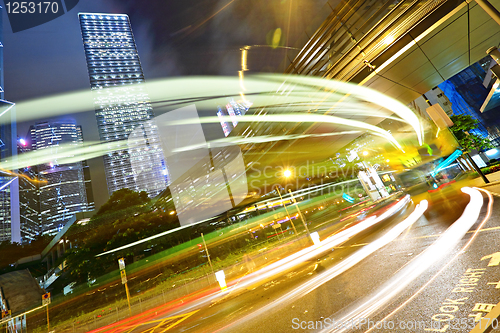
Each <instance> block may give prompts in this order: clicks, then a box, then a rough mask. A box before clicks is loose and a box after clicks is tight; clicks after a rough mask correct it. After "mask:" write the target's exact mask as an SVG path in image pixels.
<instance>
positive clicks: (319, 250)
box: [172, 195, 427, 322]
mask: <svg viewBox="0 0 500 333" xmlns="http://www.w3.org/2000/svg"><path fill="white" fill-rule="evenodd" d="M409 201H410V196H409V195H407V196H405V197H403V198H401V199H400V200H399V201H398V202H397V203H396V204H394V205H393V206H392V207H390V208H389V209H388V210H386V211H385V212H384V213H382V214H381V215H380V216H370V217H368V218H366V219H365V220H363V221H362V222H360V223H359V224H357V225H355V226H353V227H351V228H349V229H346V230H344V231H342V232H340V233H338V234H335V235H333V236H332V237H329V238H326V239H325V240H323V241H321V242H320V244H319V245H312V246H310V247H308V248H305V249H303V250H300V251H298V252H296V253H294V254H293V255H290V256H288V257H286V258H283V259H281V260H279V261H277V262H275V263H273V264H270V265H268V266H266V267H263V268H261V269H260V270H258V271H256V272H253V273H251V274H249V275H247V276H246V277H244V278H242V279H240V280H238V283H237V284H235V285H232V286H229V287H228V289H226V291H224V292H221V293H217V294H212V295H209V296H206V297H205V298H203V299H200V300H198V301H197V302H196V303H194V304H190V305H188V306H186V307H184V308H182V309H181V310H179V311H177V312H174V313H173V314H172V315H175V314H178V313H182V312H185V311H189V310H192V309H196V308H199V307H201V306H204V305H206V304H209V303H210V302H212V301H214V300H216V299H218V298H220V297H223V296H225V295H227V294H228V293H230V292H235V291H238V290H242V289H244V288H247V287H249V286H251V285H254V284H256V283H259V282H261V281H263V280H265V279H269V278H271V277H273V276H275V275H278V274H282V273H284V272H285V271H287V270H290V269H292V268H294V267H295V266H297V265H299V264H301V263H303V262H305V261H307V260H310V259H311V258H314V257H317V256H320V255H323V254H324V253H325V252H328V251H331V249H332V248H333V247H334V246H336V245H338V244H340V243H342V242H345V241H346V240H348V239H349V238H352V237H353V236H355V235H357V234H358V233H360V232H362V231H363V230H366V229H367V228H369V227H371V226H373V225H375V224H377V223H379V222H381V221H383V220H385V219H387V218H389V217H390V216H392V215H394V214H395V213H397V212H398V211H399V210H401V209H403V208H404V207H405V206H406V205H407V204H408V203H409ZM418 207H421V208H418ZM426 208H427V206H426V205H425V207H424V206H422V205H421V206H418V205H417V208H416V209H415V211H414V212H413V213H412V214H411V215H410V216H409V217H408V218H407V219H405V221H403V222H401V223H405V224H407V223H409V221H410V220H411V219H413V218H414V219H415V221H416V220H417V219H418V218H419V217H420V216H421V215H422V214H423V212H424V211H425V209H426ZM417 215H418V216H417ZM413 222H414V221H413ZM413 222H411V223H413ZM381 246H383V245H381ZM372 251H376V249H374V248H372ZM369 254H370V253H364V254H363V255H362V256H357V257H356V259H353V260H352V261H351V262H350V263H349V264H343V262H344V261H343V262H342V263H339V264H338V265H336V266H334V267H333V269H334V270H335V269H339V271H338V272H337V273H336V274H334V275H333V276H331V277H326V278H325V274H322V275H320V277H322V278H323V279H324V281H322V282H321V283H320V284H316V283H315V282H314V283H313V286H310V287H309V288H310V290H309V291H307V292H310V291H312V290H314V289H315V288H317V287H319V286H320V285H321V284H323V283H325V282H327V281H328V280H330V279H331V278H333V277H334V276H336V275H338V274H340V273H342V272H343V271H345V270H347V269H349V268H350V267H352V266H354V265H355V264H356V263H357V262H359V261H361V260H362V259H364V258H365V257H366V256H368V255H369ZM351 257H352V256H351ZM356 260H357V261H356ZM330 270H332V269H330ZM330 270H328V272H330ZM313 281H315V279H313ZM299 288H301V287H299ZM299 288H297V289H299ZM289 294H293V295H290V296H287V295H289ZM287 295H285V296H283V297H281V298H280V299H278V300H276V301H275V302H273V303H272V304H270V305H268V306H266V307H265V308H261V309H260V310H258V313H257V314H255V315H254V314H253V313H252V314H250V315H249V316H251V317H252V318H254V317H255V316H257V315H260V314H263V313H264V312H265V311H269V310H270V309H271V308H273V307H274V306H276V305H278V304H280V303H283V302H285V301H293V300H294V299H296V298H297V295H296V294H295V293H294V291H292V292H291V293H288V294H287ZM301 295H302V296H303V295H305V294H301ZM247 317H248V316H247ZM247 317H245V318H243V319H245V320H246V319H248V318H247ZM243 319H240V320H239V321H238V322H240V321H241V320H243Z"/></svg>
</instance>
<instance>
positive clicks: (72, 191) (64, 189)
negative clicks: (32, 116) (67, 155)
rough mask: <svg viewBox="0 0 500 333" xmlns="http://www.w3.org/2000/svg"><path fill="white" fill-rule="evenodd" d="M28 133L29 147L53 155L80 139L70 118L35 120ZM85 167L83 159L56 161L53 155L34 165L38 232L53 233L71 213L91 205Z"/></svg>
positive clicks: (80, 140)
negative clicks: (52, 158)
mask: <svg viewBox="0 0 500 333" xmlns="http://www.w3.org/2000/svg"><path fill="white" fill-rule="evenodd" d="M30 136H31V147H32V149H33V150H42V149H43V150H46V151H47V154H50V155H53V156H56V154H57V152H58V151H59V149H60V146H61V145H69V146H74V147H75V148H77V147H78V146H81V144H82V142H83V137H82V131H81V128H79V126H77V125H75V123H74V122H72V121H61V122H41V123H37V124H35V125H34V126H31V127H30ZM85 167H86V164H85V163H83V162H75V163H69V164H63V163H59V162H58V159H57V157H55V158H54V160H53V161H51V162H50V163H47V164H41V165H38V166H37V168H38V177H39V180H40V199H39V200H40V221H41V233H42V234H44V235H45V234H49V235H52V234H55V233H57V232H58V231H59V230H60V229H61V228H63V227H64V225H65V224H66V222H67V221H68V220H69V219H70V218H71V217H72V216H73V214H74V213H78V212H85V211H88V210H91V209H92V208H93V197H92V194H91V192H89V193H87V187H88V185H86V179H85V178H86V177H85V171H84V170H85ZM89 201H90V202H89Z"/></svg>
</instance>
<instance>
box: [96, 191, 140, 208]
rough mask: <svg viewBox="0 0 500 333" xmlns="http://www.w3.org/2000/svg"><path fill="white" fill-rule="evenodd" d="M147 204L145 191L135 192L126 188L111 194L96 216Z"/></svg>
mask: <svg viewBox="0 0 500 333" xmlns="http://www.w3.org/2000/svg"><path fill="white" fill-rule="evenodd" d="M148 202H149V198H148V194H147V193H146V192H145V191H141V192H135V191H132V190H129V189H128V188H122V189H121V190H118V191H115V192H113V194H112V195H111V197H110V198H109V200H108V201H107V202H106V203H105V204H104V205H102V206H101V208H100V209H99V211H97V215H103V214H104V213H108V212H112V211H118V210H121V209H125V208H127V207H131V206H136V205H144V204H146V203H148Z"/></svg>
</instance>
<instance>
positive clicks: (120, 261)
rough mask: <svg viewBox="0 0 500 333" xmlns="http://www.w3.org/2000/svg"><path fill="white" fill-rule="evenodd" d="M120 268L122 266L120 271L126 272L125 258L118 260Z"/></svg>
mask: <svg viewBox="0 0 500 333" xmlns="http://www.w3.org/2000/svg"><path fill="white" fill-rule="evenodd" d="M118 266H120V270H121V271H122V270H124V269H125V259H123V258H120V259H118Z"/></svg>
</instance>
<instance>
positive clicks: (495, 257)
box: [481, 252, 500, 266]
mask: <svg viewBox="0 0 500 333" xmlns="http://www.w3.org/2000/svg"><path fill="white" fill-rule="evenodd" d="M484 259H490V262H489V263H488V266H498V264H500V252H495V253H492V254H490V255H487V256H484V257H482V258H481V260H484Z"/></svg>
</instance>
